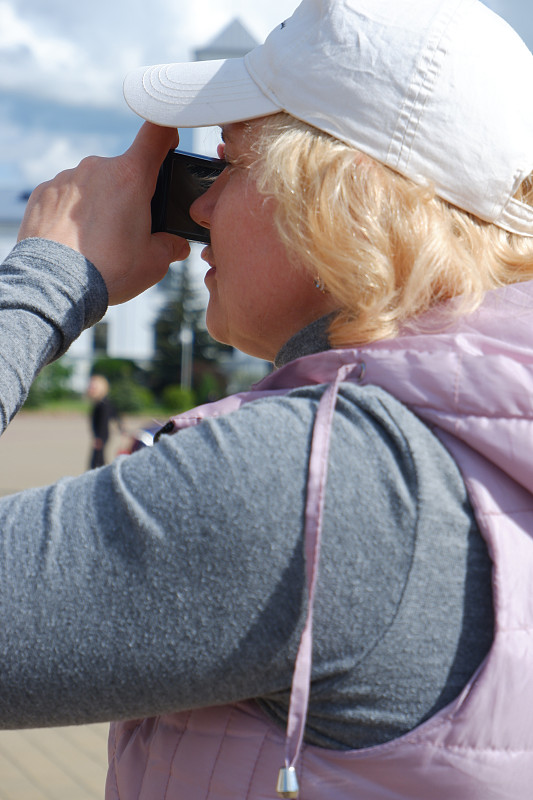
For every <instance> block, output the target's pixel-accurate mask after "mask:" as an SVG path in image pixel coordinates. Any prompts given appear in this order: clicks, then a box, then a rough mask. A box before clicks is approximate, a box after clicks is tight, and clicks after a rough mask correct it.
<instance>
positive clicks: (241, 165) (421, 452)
mask: <svg viewBox="0 0 533 800" xmlns="http://www.w3.org/2000/svg"><path fill="white" fill-rule="evenodd" d="M496 45H497V47H496ZM532 73H533V67H532V57H531V55H530V54H529V52H528V51H527V49H526V48H525V47H524V45H523V44H522V43H521V42H520V40H519V39H518V37H516V35H515V34H514V33H513V32H512V31H511V30H510V29H508V28H507V26H505V25H504V24H503V23H502V21H501V20H499V18H498V17H496V16H495V15H493V14H492V13H491V12H489V11H488V10H487V9H486V8H485V7H483V6H482V5H481V4H480V3H478V2H475V1H473V0H423V2H422V0H405V1H404V2H401V3H398V2H395V3H394V4H392V3H390V2H385V1H384V0H378V1H376V0H372V2H370V0H352V1H351V2H340V0H330V1H329V2H318V0H304V2H303V3H302V4H301V6H299V8H298V9H297V10H296V12H295V14H294V15H293V17H291V19H289V20H287V21H286V22H285V23H283V24H282V26H280V28H278V29H276V30H275V31H274V32H273V33H272V34H271V36H270V37H269V39H268V40H267V42H266V43H265V45H263V46H262V47H260V48H258V49H257V50H254V51H252V53H251V54H249V56H248V57H247V58H246V60H245V63H243V62H241V61H240V60H237V61H235V62H222V63H218V64H213V63H212V62H210V63H207V64H201V63H200V64H194V65H190V66H189V67H187V68H185V67H184V66H183V65H168V66H159V67H155V68H150V69H149V70H147V71H146V70H142V71H140V72H136V73H133V74H132V75H130V76H129V77H128V78H127V80H126V84H125V93H126V98H127V100H128V102H129V103H130V105H132V106H133V107H134V108H135V109H136V110H137V111H138V112H139V113H140V114H141V115H142V116H144V117H146V118H148V119H149V120H151V121H152V122H155V123H158V124H160V125H164V126H168V127H169V129H170V128H175V127H176V126H178V125H204V124H214V123H215V122H218V123H220V124H221V125H222V133H223V138H224V144H223V146H221V148H220V152H219V155H220V156H222V157H224V158H225V159H226V160H227V162H228V166H227V168H226V169H225V170H224V172H223V173H222V175H221V176H220V177H219V178H218V179H217V181H216V182H215V183H214V184H213V186H212V187H211V188H210V189H209V190H208V192H206V194H205V195H203V196H202V197H201V198H199V199H198V200H197V201H196V202H195V203H194V204H193V206H192V208H191V215H192V216H193V217H194V219H195V220H196V221H197V222H199V223H200V224H202V225H205V226H206V227H208V228H209V229H210V234H211V244H210V245H209V246H208V247H207V248H206V249H205V250H204V253H203V257H204V259H205V260H206V262H207V263H208V265H209V270H208V272H207V275H206V284H207V287H208V289H209V293H210V299H209V306H208V310H207V324H208V327H209V330H210V331H211V333H212V335H213V336H215V337H216V338H218V339H220V340H221V341H224V342H227V343H229V344H232V345H234V346H236V347H239V348H241V349H242V350H244V351H245V352H249V353H252V354H254V355H258V356H260V357H262V358H267V359H270V360H272V361H274V362H275V365H276V367H277V369H276V370H275V371H274V372H273V374H272V375H271V376H269V377H267V378H266V379H265V380H264V381H262V382H261V384H259V385H258V386H257V387H255V388H254V389H253V390H251V391H250V392H247V393H244V394H242V395H239V396H234V397H230V398H226V399H224V400H222V401H220V402H218V403H215V404H211V405H209V406H206V407H202V408H199V409H195V410H193V411H192V412H187V413H186V414H183V415H181V416H180V417H177V418H175V419H174V420H171V421H170V422H169V424H168V425H166V426H165V427H164V428H163V430H162V432H161V435H160V437H159V442H158V443H157V445H156V446H155V447H154V448H153V449H150V450H148V449H147V450H144V451H141V452H139V453H138V454H135V455H134V456H131V457H127V458H121V459H118V460H117V461H115V462H114V463H113V464H112V465H109V466H108V467H104V468H102V469H99V470H95V471H93V472H91V473H87V474H86V475H83V476H81V477H79V478H76V479H66V480H63V481H61V482H59V483H58V484H56V485H55V486H52V487H47V488H44V489H41V490H34V491H32V492H25V493H21V494H20V495H16V496H13V497H7V498H4V499H3V500H2V501H1V502H0V520H1V530H2V537H3V539H2V544H3V559H2V569H3V574H2V582H1V583H0V585H1V586H2V603H3V621H4V631H3V633H2V636H3V641H4V643H5V644H4V646H3V651H5V656H4V657H3V660H2V676H1V677H2V682H3V691H2V693H1V697H2V717H1V718H2V724H3V725H4V726H6V727H9V726H11V727H14V726H28V725H44V724H49V725H50V724H65V723H69V722H70V723H78V722H84V721H90V720H103V719H115V720H122V721H119V722H117V723H115V724H114V725H113V727H112V733H111V737H110V772H109V778H108V785H107V794H108V797H109V798H117V797H120V798H130V797H143V798H144V797H145V798H153V797H159V796H161V797H168V798H171V797H186V798H187V800H191V798H193V800H194V798H224V797H240V796H242V797H247V798H254V799H255V798H268V797H271V796H273V792H274V783H275V773H276V772H277V767H278V766H280V765H281V764H282V763H283V762H284V763H285V766H284V767H282V769H281V771H280V776H279V782H278V791H279V793H280V794H281V796H283V797H296V796H297V794H298V788H297V783H298V781H299V783H300V787H301V792H300V793H301V797H303V798H306V800H313V799H314V798H318V797H324V796H327V797H331V798H342V799H343V800H344V798H346V799H347V798H353V797H361V798H365V800H370V799H371V800H374V799H375V798H392V797H394V798H405V799H406V800H407V798H409V800H416V799H417V798H428V797H431V798H436V800H439V798H454V800H455V799H459V800H461V799H462V798H465V800H466V798H469V800H470V799H471V798H486V797H488V796H492V797H495V798H502V799H503V798H507V799H509V798H522V797H524V796H527V793H528V791H529V787H530V785H531V779H532V776H533V756H532V751H533V742H532V739H533V733H532V731H531V725H530V724H529V701H530V700H531V699H532V694H533V687H532V682H531V679H530V674H531V669H530V668H531V666H532V661H533V651H532V645H531V627H532V624H533V620H532V615H533V611H532V610H531V608H530V601H529V582H530V574H531V569H532V566H533V564H532V561H533V556H532V554H531V533H532V519H531V516H532V510H533V505H532V498H531V489H532V488H533V487H532V486H531V485H530V479H529V477H528V473H529V470H528V464H529V452H530V448H529V447H528V443H529V437H530V436H531V433H530V430H531V412H530V401H529V396H530V395H529V389H530V384H531V380H532V379H531V366H530V364H531V355H530V354H531V335H530V330H531V324H530V318H531V292H532V291H533V289H532V285H531V284H530V283H527V282H526V281H529V280H530V279H531V277H532V269H533V258H532V254H533V208H532V206H531V205H529V204H528V200H529V187H530V182H529V178H528V176H529V173H530V172H531V169H532V168H533V136H532V135H531V134H532V133H533V120H532V118H531V111H530V109H529V104H524V103H523V101H522V97H523V95H524V86H523V84H525V85H527V84H528V83H529V80H528V78H530V77H531V76H532ZM510 75H513V80H510V79H509V76H510ZM464 76H468V80H464V79H463V78H464ZM519 101H520V102H519ZM298 120H299V121H298ZM175 144H176V141H175V134H174V133H173V132H172V130H165V129H164V128H157V127H155V126H154V125H151V124H147V125H145V126H143V128H142V129H141V132H140V134H139V136H138V137H137V139H136V141H135V143H134V144H133V146H132V148H131V149H130V150H129V151H128V152H127V153H126V154H125V155H124V156H121V157H120V158H118V159H111V160H107V161H102V160H88V161H85V162H82V164H81V165H80V167H79V168H77V169H76V170H74V171H72V172H70V173H67V174H63V175H61V176H59V177H58V178H56V179H55V180H54V181H52V182H51V183H50V184H48V185H45V186H44V187H41V188H40V189H39V190H37V193H36V194H35V195H34V197H33V198H32V200H31V201H30V203H29V207H28V212H27V215H26V217H25V220H24V222H23V225H22V228H21V233H20V239H21V241H20V243H19V245H18V246H17V248H15V250H14V251H13V253H12V254H11V256H10V257H9V258H8V259H7V261H6V262H5V264H4V265H3V273H2V285H3V292H2V295H1V297H2V301H1V302H2V316H1V317H0V319H1V320H2V326H3V331H4V335H3V339H5V346H3V354H4V355H3V358H4V361H3V364H2V373H1V381H0V386H2V400H3V403H4V409H5V415H6V418H8V417H10V416H11V415H12V413H14V411H15V410H16V408H17V407H18V405H19V404H20V402H21V400H22V398H23V396H24V392H25V390H26V388H27V386H28V385H29V383H30V381H31V379H32V377H33V375H34V373H35V372H36V371H37V370H38V369H39V368H40V366H41V365H42V364H43V363H46V361H48V360H51V359H52V358H54V357H57V355H59V354H60V353H61V352H63V351H64V350H65V349H66V347H68V344H69V343H70V341H71V340H72V339H73V338H74V337H75V336H76V335H77V334H78V333H79V331H80V330H81V329H82V328H83V327H85V326H87V325H90V324H93V323H94V322H95V321H96V320H97V319H98V318H99V317H100V316H101V315H102V314H103V312H104V310H105V307H106V302H122V301H124V300H126V299H128V298H129V297H132V296H134V295H135V294H137V293H138V292H140V291H142V290H143V289H144V288H146V287H147V286H148V285H150V284H151V283H153V282H155V281H156V280H158V279H159V278H160V277H161V276H162V275H163V274H164V272H165V270H166V268H167V266H168V263H169V262H170V261H172V260H174V259H177V258H184V257H185V256H186V255H187V252H188V246H187V244H186V243H185V242H183V241H182V240H179V239H176V238H175V237H172V236H169V235H166V234H157V235H155V236H150V233H149V228H150V225H149V202H150V198H151V194H152V192H153V189H154V186H155V181H156V175H157V169H158V166H159V164H160V163H161V161H162V159H163V157H164V155H165V152H166V151H167V150H168V149H169V147H171V146H175ZM391 167H393V168H394V169H391ZM102 198H105V202H103V201H102ZM69 248H70V249H69ZM507 284H509V286H507ZM511 284H512V285H511ZM501 287H504V288H501ZM488 290H490V291H489V292H488ZM487 292H488V294H487ZM476 308H477V310H475V309H476ZM467 312H468V314H467ZM23 336H24V345H25V346H26V342H27V340H28V338H30V340H31V341H32V343H33V345H34V346H33V347H32V348H31V352H32V353H35V354H36V355H34V356H30V355H28V353H27V352H26V349H25V347H23V345H22V342H23ZM15 365H16V367H15ZM15 371H16V375H17V381H15V380H14V378H13V377H10V375H11V376H12V375H13V374H14V373H15ZM178 431H179V433H177V432H178ZM174 434H177V435H174ZM492 575H494V581H493V591H491V577H492ZM15 632H16V637H15ZM7 642H10V648H8V647H7ZM311 654H312V664H311ZM291 683H292V692H291ZM309 689H310V691H309ZM308 695H309V696H308ZM285 726H286V727H287V737H286V741H285V744H284V740H285V737H284V728H285ZM302 740H303V743H302Z"/></svg>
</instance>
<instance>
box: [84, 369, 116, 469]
mask: <svg viewBox="0 0 533 800" xmlns="http://www.w3.org/2000/svg"><path fill="white" fill-rule="evenodd" d="M87 395H88V396H89V397H90V399H91V400H92V401H93V407H92V411H91V429H92V434H93V442H92V453H91V460H90V464H89V467H90V469H95V467H103V466H104V464H105V446H106V444H107V440H108V439H109V423H110V421H111V420H113V419H114V420H115V421H116V422H117V424H118V425H119V427H120V417H119V415H118V412H117V410H116V408H115V407H114V405H113V403H112V402H111V400H110V399H109V383H108V381H107V378H104V376H103V375H93V376H92V377H91V380H90V381H89V386H88V388H87Z"/></svg>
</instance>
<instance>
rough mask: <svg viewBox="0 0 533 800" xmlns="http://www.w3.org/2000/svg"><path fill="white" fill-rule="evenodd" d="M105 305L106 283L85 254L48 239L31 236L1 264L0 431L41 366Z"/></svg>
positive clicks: (97, 316) (61, 350) (96, 317)
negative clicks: (32, 237)
mask: <svg viewBox="0 0 533 800" xmlns="http://www.w3.org/2000/svg"><path fill="white" fill-rule="evenodd" d="M65 265H68V269H67V268H65ZM106 308H107V290H106V287H105V283H104V281H103V279H102V277H101V275H100V273H99V272H98V271H97V270H96V269H95V267H94V266H93V265H92V264H91V263H90V261H87V259H86V258H84V257H83V256H82V255H81V254H80V253H76V252H75V251H74V250H71V249H70V248H69V247H65V246H64V245H61V244H58V243H57V242H51V241H48V240H45V239H26V240H24V241H22V242H20V243H19V244H18V245H17V246H16V247H15V248H14V249H13V250H12V252H11V253H10V254H9V256H8V257H7V258H6V260H5V261H4V263H3V264H2V265H1V267H0V312H1V313H0V342H1V343H2V347H1V349H0V432H3V431H4V429H5V427H6V425H7V424H8V423H9V421H10V420H11V419H12V417H13V416H14V414H15V413H16V412H17V411H18V409H19V408H20V406H21V405H22V403H23V402H24V400H25V399H26V396H27V394H28V391H29V388H30V386H31V384H32V382H33V380H34V378H35V376H36V374H37V373H38V372H39V370H40V369H42V367H43V366H45V365H46V364H48V363H49V362H50V361H53V360H54V359H56V358H59V356H61V355H62V354H63V353H64V352H65V351H66V350H67V349H68V347H69V346H70V344H71V343H72V342H73V340H74V339H75V338H76V337H78V336H79V335H80V333H81V332H82V330H84V329H85V328H89V327H90V326H91V325H94V324H95V322H98V320H99V319H100V318H101V317H102V316H103V315H104V314H105V311H106Z"/></svg>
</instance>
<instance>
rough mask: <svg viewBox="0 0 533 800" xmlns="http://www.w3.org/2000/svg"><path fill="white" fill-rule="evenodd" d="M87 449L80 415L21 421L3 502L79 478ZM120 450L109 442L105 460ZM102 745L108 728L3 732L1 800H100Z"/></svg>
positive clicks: (8, 448)
mask: <svg viewBox="0 0 533 800" xmlns="http://www.w3.org/2000/svg"><path fill="white" fill-rule="evenodd" d="M137 422H138V421H137V420H134V419H130V420H126V426H127V428H129V429H131V430H134V429H135V427H136V425H137ZM89 443H90V441H89V433H88V424H87V420H86V418H85V417H83V416H79V415H73V414H68V415H57V414H41V413H39V414H37V413H34V412H32V413H28V414H19V416H18V417H17V418H16V419H15V420H14V422H13V423H12V424H11V425H10V427H9V428H8V430H7V431H6V433H5V434H4V436H3V437H2V438H1V439H0V495H1V494H10V493H12V492H15V491H18V490H20V489H24V488H27V487H29V486H43V485H46V484H48V483H51V482H53V481H54V480H55V479H56V478H59V477H61V476H63V475H78V474H80V473H81V472H83V471H84V470H85V468H86V464H87V459H88V453H89ZM122 444H123V442H122V441H121V440H120V438H119V437H117V436H114V437H113V438H112V439H111V441H110V444H109V447H108V455H109V457H112V456H113V455H114V454H115V453H116V452H117V450H118V449H119V447H120V446H121V445H122ZM106 740H107V725H87V726H81V727H75V728H51V729H47V730H31V731H0V800H101V798H103V796H104V785H105V774H106V759H107V752H106Z"/></svg>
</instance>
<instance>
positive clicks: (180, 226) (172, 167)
mask: <svg viewBox="0 0 533 800" xmlns="http://www.w3.org/2000/svg"><path fill="white" fill-rule="evenodd" d="M225 166H226V162H225V161H221V160H220V159H219V158H208V157H207V156H199V155H194V154H193V153H185V152H183V151H181V150H171V151H170V153H169V154H168V155H167V157H166V158H165V160H164V162H163V164H162V166H161V169H160V170H159V176H158V179H157V186H156V190H155V194H154V196H153V198H152V233H156V232H157V231H166V232H167V233H174V234H176V236H183V237H184V238H185V239H189V240H190V241H193V242H203V243H204V244H209V241H210V240H209V231H208V229H207V228H204V227H203V226H202V225H198V224H197V223H196V222H194V220H192V219H191V217H190V215H189V209H190V207H191V205H192V203H193V202H194V201H195V200H196V198H197V197H199V196H200V195H201V194H203V193H204V192H205V191H207V189H209V187H210V185H211V184H212V183H213V181H214V180H215V178H217V177H218V176H219V175H220V173H221V172H222V170H223V169H224V167H225Z"/></svg>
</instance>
